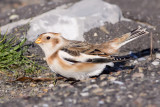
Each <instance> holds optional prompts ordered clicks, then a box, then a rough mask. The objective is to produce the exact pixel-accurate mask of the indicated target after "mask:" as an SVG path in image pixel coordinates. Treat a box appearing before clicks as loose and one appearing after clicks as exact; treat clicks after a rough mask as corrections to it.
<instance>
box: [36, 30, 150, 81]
mask: <svg viewBox="0 0 160 107" xmlns="http://www.w3.org/2000/svg"><path fill="white" fill-rule="evenodd" d="M148 33H149V32H148V31H146V29H145V28H142V27H138V28H136V29H134V30H132V31H130V32H129V33H126V34H123V35H122V36H120V37H117V38H114V39H112V40H109V41H106V42H104V43H101V44H91V43H88V42H86V41H76V40H67V39H66V38H64V37H63V36H62V35H61V33H54V32H46V33H42V34H40V35H38V37H37V39H36V40H35V43H36V44H38V45H39V46H40V47H41V49H42V50H43V52H44V54H45V60H46V62H47V64H48V66H49V68H50V69H51V70H52V71H53V72H55V73H56V74H60V75H62V76H63V77H66V78H73V79H76V80H84V79H87V78H90V77H93V76H98V75H100V74H101V73H102V71H103V70H104V69H105V67H106V65H108V66H113V65H114V64H113V63H114V62H117V61H122V60H125V58H121V57H118V56H115V55H116V54H118V52H119V50H120V48H121V47H122V46H124V45H126V44H127V43H129V42H131V41H133V40H135V39H137V38H140V37H142V36H143V35H147V34H148Z"/></svg>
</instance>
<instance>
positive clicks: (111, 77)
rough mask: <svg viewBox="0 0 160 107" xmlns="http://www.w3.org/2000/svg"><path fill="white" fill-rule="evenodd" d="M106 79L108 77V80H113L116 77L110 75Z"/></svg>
mask: <svg viewBox="0 0 160 107" xmlns="http://www.w3.org/2000/svg"><path fill="white" fill-rule="evenodd" d="M108 79H109V80H110V81H115V80H116V79H117V78H116V77H113V76H110V77H108Z"/></svg>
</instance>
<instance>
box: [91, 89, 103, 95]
mask: <svg viewBox="0 0 160 107" xmlns="http://www.w3.org/2000/svg"><path fill="white" fill-rule="evenodd" d="M102 91H103V89H102V88H96V89H94V90H93V91H92V92H93V93H95V94H97V93H100V92H102Z"/></svg>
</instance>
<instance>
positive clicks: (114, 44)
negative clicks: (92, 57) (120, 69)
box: [98, 27, 149, 54]
mask: <svg viewBox="0 0 160 107" xmlns="http://www.w3.org/2000/svg"><path fill="white" fill-rule="evenodd" d="M148 33H149V32H147V31H146V29H145V28H141V27H138V28H137V29H135V30H133V31H131V32H129V33H126V34H124V35H122V36H121V37H118V38H115V39H113V40H110V41H107V42H105V43H103V44H101V45H98V48H99V49H100V50H101V51H102V52H104V53H106V54H115V53H117V52H118V49H119V48H120V47H122V46H123V45H125V44H127V43H129V42H131V41H133V40H135V39H137V38H139V37H141V36H143V35H146V34H148Z"/></svg>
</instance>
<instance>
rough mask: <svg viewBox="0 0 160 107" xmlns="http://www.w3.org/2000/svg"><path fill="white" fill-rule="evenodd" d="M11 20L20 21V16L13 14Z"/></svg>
mask: <svg viewBox="0 0 160 107" xmlns="http://www.w3.org/2000/svg"><path fill="white" fill-rule="evenodd" d="M9 19H10V20H16V19H19V15H16V14H13V15H11V16H10V17H9Z"/></svg>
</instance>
